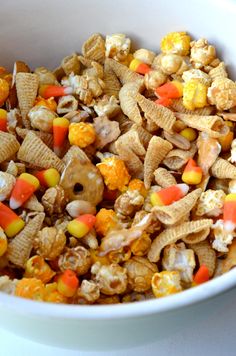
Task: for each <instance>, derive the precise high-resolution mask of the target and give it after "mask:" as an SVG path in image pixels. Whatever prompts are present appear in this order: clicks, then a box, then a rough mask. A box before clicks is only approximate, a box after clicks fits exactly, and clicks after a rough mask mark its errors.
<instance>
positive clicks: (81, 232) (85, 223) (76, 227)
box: [67, 214, 96, 238]
mask: <svg viewBox="0 0 236 356" xmlns="http://www.w3.org/2000/svg"><path fill="white" fill-rule="evenodd" d="M95 222H96V217H95V216H94V215H91V214H84V215H80V216H79V217H78V218H76V219H74V220H72V221H70V222H69V223H68V225H67V230H68V231H69V233H70V234H71V235H73V236H75V237H77V238H81V237H83V236H85V235H87V233H88V232H89V231H90V230H91V229H92V228H93V226H94V224H95Z"/></svg>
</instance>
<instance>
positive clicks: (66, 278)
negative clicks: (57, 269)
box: [57, 269, 79, 297]
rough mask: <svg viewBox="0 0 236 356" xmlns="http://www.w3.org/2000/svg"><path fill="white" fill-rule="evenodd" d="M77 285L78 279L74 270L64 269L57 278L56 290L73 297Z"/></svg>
mask: <svg viewBox="0 0 236 356" xmlns="http://www.w3.org/2000/svg"><path fill="white" fill-rule="evenodd" d="M78 286H79V279H78V278H77V276H76V274H75V272H74V271H71V270H70V269H67V270H65V272H63V273H62V274H61V275H60V276H59V278H58V280H57V290H58V292H59V293H61V294H62V295H64V296H65V297H73V295H74V294H75V292H76V291H77V289H78Z"/></svg>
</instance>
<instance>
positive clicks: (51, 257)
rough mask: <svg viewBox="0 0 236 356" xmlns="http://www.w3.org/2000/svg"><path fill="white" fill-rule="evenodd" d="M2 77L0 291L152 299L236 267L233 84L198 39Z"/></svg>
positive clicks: (117, 50) (116, 48)
mask: <svg viewBox="0 0 236 356" xmlns="http://www.w3.org/2000/svg"><path fill="white" fill-rule="evenodd" d="M160 48H161V52H160V53H154V52H152V51H150V50H149V49H145V48H140V49H138V50H136V51H132V50H131V40H130V39H129V38H127V37H126V36H125V35H124V34H114V35H108V36H106V38H105V39H104V38H103V37H102V36H101V35H99V34H94V35H92V36H91V37H90V38H89V39H88V40H87V41H86V42H85V43H84V44H83V46H82V55H78V54H76V53H73V54H72V55H69V56H67V57H65V58H64V59H63V60H62V62H61V65H60V66H59V67H58V68H56V69H55V70H53V71H50V70H49V69H47V68H45V67H39V68H36V69H35V70H34V71H31V70H30V68H29V67H28V65H27V64H25V63H24V62H22V61H16V62H15V65H14V70H13V74H11V73H9V72H8V71H7V70H6V69H5V68H4V67H0V106H1V109H0V170H1V171H0V275H1V277H0V291H2V292H5V293H9V294H13V295H16V296H20V297H23V298H29V299H33V300H37V301H46V302H54V303H69V304H112V303H122V302H134V301H140V300H146V299H150V298H154V297H156V298H160V297H164V296H168V295H170V294H173V293H177V292H180V291H182V290H185V289H188V288H191V287H194V286H196V285H199V284H201V283H203V282H206V281H208V280H209V279H211V278H214V277H216V276H219V275H221V274H223V273H225V272H227V271H228V270H230V269H231V268H233V267H234V266H235V265H236V239H234V237H235V236H236V233H235V227H236V166H235V163H236V139H234V122H235V121H236V83H235V82H234V81H233V80H231V79H229V78H228V73H227V70H226V68H225V64H224V62H222V61H221V60H220V59H219V58H218V57H217V54H216V50H215V48H214V46H212V45H210V44H209V43H208V41H207V40H206V39H199V40H197V41H191V39H190V36H189V35H188V34H187V33H185V32H172V33H169V34H167V35H166V36H165V37H164V38H162V40H161V45H160Z"/></svg>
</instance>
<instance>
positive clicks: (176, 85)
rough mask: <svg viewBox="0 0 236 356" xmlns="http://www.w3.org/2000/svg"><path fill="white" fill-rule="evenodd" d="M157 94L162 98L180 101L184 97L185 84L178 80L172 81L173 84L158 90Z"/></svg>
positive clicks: (170, 83)
mask: <svg viewBox="0 0 236 356" xmlns="http://www.w3.org/2000/svg"><path fill="white" fill-rule="evenodd" d="M155 94H156V95H157V96H158V97H161V98H168V99H178V98H180V97H181V96H183V84H182V83H181V82H178V81H177V80H172V82H168V83H165V84H163V85H161V86H160V87H158V88H156V89H155Z"/></svg>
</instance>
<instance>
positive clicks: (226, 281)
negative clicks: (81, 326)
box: [0, 268, 236, 320]
mask: <svg viewBox="0 0 236 356" xmlns="http://www.w3.org/2000/svg"><path fill="white" fill-rule="evenodd" d="M235 285H236V268H233V269H232V270H230V271H229V272H226V273H225V274H223V275H221V276H219V277H216V278H214V279H212V280H210V281H209V282H207V283H204V284H201V285H199V286H196V287H193V288H190V289H188V290H185V291H183V292H180V293H177V294H174V295H171V296H168V297H164V298H160V299H156V298H154V299H150V300H146V301H139V302H134V303H123V304H109V305H71V304H70V305H68V304H53V303H45V302H38V301H33V300H28V299H24V298H20V297H16V296H13V295H8V294H6V293H3V292H0V308H3V309H4V310H7V309H8V310H9V311H11V312H15V313H16V314H23V315H27V316H32V317H42V318H50V319H51V318H54V319H55V318H56V319H66V320H71V319H73V320H74V319H78V320H115V319H123V318H138V317H145V316H149V315H152V314H158V313H164V312H168V311H173V310H176V309H180V308H183V307H187V306H190V305H193V304H196V303H199V302H202V301H204V300H207V299H209V298H212V297H214V296H217V295H218V294H221V293H223V292H226V291H228V290H230V289H232V288H233V287H234V286H235Z"/></svg>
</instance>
